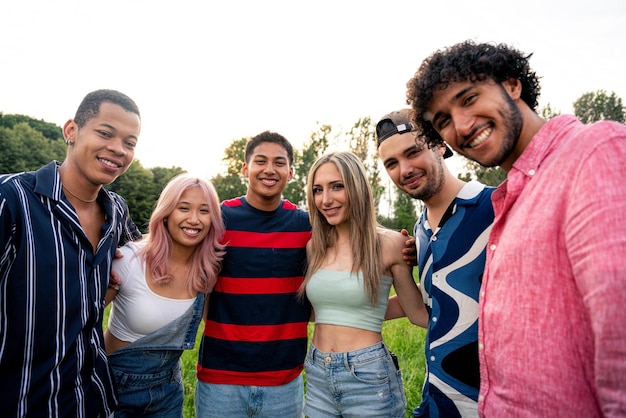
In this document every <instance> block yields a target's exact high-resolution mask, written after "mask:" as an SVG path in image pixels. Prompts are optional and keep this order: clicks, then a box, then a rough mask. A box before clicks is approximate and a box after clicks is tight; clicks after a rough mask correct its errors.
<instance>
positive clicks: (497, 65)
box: [406, 40, 541, 138]
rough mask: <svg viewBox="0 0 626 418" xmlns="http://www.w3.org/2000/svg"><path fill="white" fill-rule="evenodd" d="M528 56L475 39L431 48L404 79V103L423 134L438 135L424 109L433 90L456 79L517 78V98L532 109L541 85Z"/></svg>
mask: <svg viewBox="0 0 626 418" xmlns="http://www.w3.org/2000/svg"><path fill="white" fill-rule="evenodd" d="M531 56H532V54H524V53H522V52H521V51H519V50H517V49H515V48H513V47H511V46H508V45H506V44H495V43H475V42H474V41H472V40H467V41H464V42H461V43H458V44H456V45H453V46H451V47H449V48H446V49H443V50H438V51H435V52H434V53H433V54H431V55H430V56H429V57H428V58H426V59H425V60H424V61H423V62H422V64H421V65H420V67H419V68H418V70H417V72H416V73H415V75H414V76H413V77H412V78H411V79H410V80H409V81H408V82H407V94H406V96H407V103H408V104H410V105H411V107H412V109H413V113H412V119H413V121H414V122H415V124H416V125H417V127H418V128H419V129H420V130H421V131H422V134H423V135H424V136H425V137H426V138H438V137H439V134H437V132H436V131H435V130H434V128H433V127H432V125H431V124H430V123H429V122H427V121H426V120H425V118H424V112H425V111H426V108H427V107H428V106H429V105H430V101H431V100H432V98H433V93H434V92H435V91H437V90H441V89H445V88H446V87H447V86H448V84H450V83H455V82H459V81H471V82H476V81H484V80H486V79H492V80H494V81H495V82H496V83H502V82H504V81H506V80H508V79H511V78H514V79H517V80H519V81H520V82H521V84H522V95H521V99H522V100H523V101H524V102H525V103H526V104H527V105H528V106H529V107H530V108H531V109H533V110H535V109H536V108H537V103H538V102H537V100H538V98H539V94H540V92H541V86H540V84H539V77H537V74H536V73H535V72H534V71H533V70H532V69H531V68H530V65H529V63H528V61H529V59H530V57H531Z"/></svg>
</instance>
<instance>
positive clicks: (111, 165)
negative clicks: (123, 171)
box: [100, 158, 119, 168]
mask: <svg viewBox="0 0 626 418" xmlns="http://www.w3.org/2000/svg"><path fill="white" fill-rule="evenodd" d="M100 161H101V162H102V163H104V165H108V166H109V167H112V168H118V167H119V166H118V165H117V164H115V163H113V162H111V161H109V160H103V159H102V158H100Z"/></svg>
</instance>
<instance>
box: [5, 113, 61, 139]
mask: <svg viewBox="0 0 626 418" xmlns="http://www.w3.org/2000/svg"><path fill="white" fill-rule="evenodd" d="M19 123H26V124H28V126H30V127H31V128H33V129H34V130H36V131H39V132H41V133H42V135H43V136H44V137H45V138H47V139H50V140H57V141H61V142H63V131H62V129H61V127H60V126H58V125H56V124H54V123H50V122H46V121H44V120H43V119H39V120H37V119H33V118H31V117H30V116H26V115H3V114H2V112H0V126H4V127H5V128H13V127H14V126H15V125H17V124H19Z"/></svg>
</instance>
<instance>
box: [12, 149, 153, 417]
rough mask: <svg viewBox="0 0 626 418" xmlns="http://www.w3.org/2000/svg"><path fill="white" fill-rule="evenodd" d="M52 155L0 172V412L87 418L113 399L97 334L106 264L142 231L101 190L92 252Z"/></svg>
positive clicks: (115, 197) (108, 409) (107, 408)
mask: <svg viewBox="0 0 626 418" xmlns="http://www.w3.org/2000/svg"><path fill="white" fill-rule="evenodd" d="M58 165H59V163H57V162H55V161H53V162H51V163H49V164H47V165H45V166H44V167H42V168H41V169H39V170H37V171H35V172H28V173H19V174H8V175H2V176H0V411H2V412H1V413H2V416H5V417H23V416H46V417H90V416H97V415H98V414H101V415H102V414H103V415H105V416H106V415H108V414H110V413H111V412H112V411H111V410H112V408H113V406H114V405H115V397H114V395H113V383H112V380H111V376H110V374H109V369H108V364H107V359H106V353H105V351H104V343H103V337H102V315H103V312H104V302H103V301H104V293H105V292H106V289H107V285H108V281H109V275H110V271H111V262H112V260H113V257H114V254H115V249H116V247H117V246H118V245H120V244H121V243H124V242H126V241H129V240H133V239H137V238H138V237H140V235H141V234H140V232H139V230H138V229H137V227H136V226H135V225H134V224H133V223H132V221H131V220H130V216H129V213H128V207H127V205H126V203H125V201H124V200H123V199H122V198H121V197H120V196H118V195H117V194H115V193H112V192H109V191H107V190H105V189H102V190H101V191H100V194H99V196H98V202H99V203H100V205H101V206H102V208H103V210H104V212H105V222H104V225H102V229H101V232H102V238H101V239H100V242H99V243H98V246H97V249H96V252H95V253H94V251H93V247H92V245H91V243H90V241H89V239H88V238H87V236H86V235H85V233H84V231H83V229H82V228H81V225H80V222H79V219H78V215H77V214H76V211H75V210H74V208H73V207H72V206H71V204H70V203H69V202H68V201H67V199H66V198H65V195H64V194H63V192H62V188H61V179H60V177H59V173H58Z"/></svg>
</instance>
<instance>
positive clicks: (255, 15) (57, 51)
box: [0, 0, 626, 177]
mask: <svg viewBox="0 0 626 418" xmlns="http://www.w3.org/2000/svg"><path fill="white" fill-rule="evenodd" d="M466 39H473V40H475V41H478V42H497V43H507V44H509V45H512V46H514V47H516V48H518V49H520V50H521V51H523V52H526V53H533V56H532V58H531V59H530V63H531V66H532V67H533V69H534V70H535V71H536V72H537V74H538V75H539V76H540V77H542V78H541V84H542V94H541V97H540V100H539V107H540V108H541V107H544V106H546V105H547V104H548V103H549V104H550V106H551V107H552V108H553V109H556V110H557V111H560V112H561V113H572V112H573V107H572V103H573V102H574V101H575V100H576V99H577V98H579V97H580V96H581V95H582V94H584V93H587V92H595V91H597V90H606V91H607V92H608V93H610V92H615V93H616V94H617V95H618V96H619V97H621V98H622V100H624V101H626V76H624V71H625V68H626V2H625V1H623V0H595V1H587V0H572V1H569V2H563V1H562V0H542V1H538V0H527V1H523V2H521V1H507V0H475V1H467V0H437V1H430V2H426V1H423V0H385V1H380V0H379V1H373V0H358V1H357V0H355V1H347V0H315V1H308V0H300V1H298V0H291V1H277V0H263V1H258V0H241V1H237V0H229V1H220V2H217V1H191V0H177V1H175V2H174V1H169V2H165V1H160V0H108V1H93V0H55V1H49V0H2V1H1V2H0V40H1V42H2V47H1V48H0V112H2V113H4V114H23V115H28V116H31V117H33V118H36V119H43V120H45V121H47V122H51V123H55V124H58V125H60V126H62V125H63V124H64V123H65V122H66V121H67V120H68V119H71V118H72V117H73V115H74V113H75V111H76V108H77V107H78V104H79V103H80V101H81V100H82V98H83V97H84V96H85V95H86V94H87V93H88V92H90V91H93V90H96V89H100V88H107V89H115V90H120V91H122V92H124V93H126V94H127V95H129V96H130V97H132V98H133V99H134V100H135V101H136V102H137V104H138V106H139V108H140V111H141V116H142V132H141V135H140V138H139V144H138V146H137V149H136V153H135V157H136V158H137V159H138V160H139V161H140V162H141V164H142V165H143V166H144V167H146V168H151V167H156V166H160V167H173V166H177V167H182V168H183V169H185V170H187V171H189V172H190V173H193V174H194V175H198V176H206V177H212V176H214V175H215V174H217V173H221V172H224V166H223V163H222V158H223V156H224V149H225V148H226V147H228V146H229V145H230V144H231V143H232V141H233V140H236V139H240V138H244V137H251V136H254V135H256V134H258V133H260V132H262V131H264V130H271V131H275V132H279V133H281V134H282V135H284V136H285V137H287V139H289V140H290V141H291V142H292V143H293V145H294V146H295V147H296V148H299V147H300V146H302V144H303V143H305V142H306V141H308V140H309V138H310V136H311V133H312V132H314V131H315V130H316V128H317V127H318V126H319V125H320V124H329V125H332V126H333V130H334V131H342V130H349V129H350V127H351V126H352V125H353V124H354V123H355V122H356V121H357V120H359V119H360V118H363V117H370V118H372V120H373V121H377V120H378V119H380V117H381V116H383V115H384V114H386V113H388V112H390V111H392V110H396V109H399V108H402V107H405V106H406V101H405V100H406V82H407V81H408V80H409V79H410V78H411V77H412V75H413V74H414V73H415V71H416V70H417V68H418V67H419V65H420V63H421V61H422V60H423V59H424V58H426V57H427V56H428V55H430V54H431V53H432V52H433V51H435V50H437V49H441V48H445V47H447V46H450V45H453V44H455V43H457V42H461V41H464V40H466ZM0 152H1V150H0ZM453 171H454V170H453Z"/></svg>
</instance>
